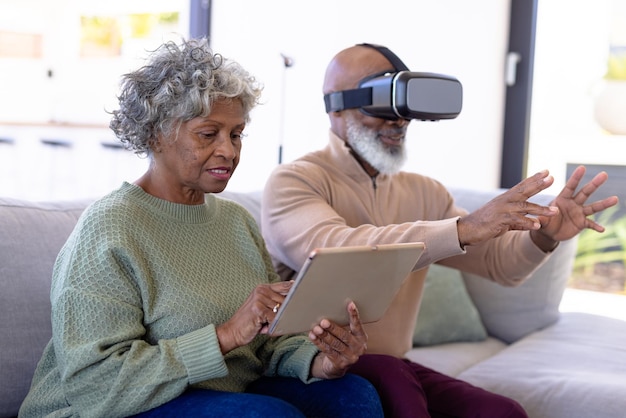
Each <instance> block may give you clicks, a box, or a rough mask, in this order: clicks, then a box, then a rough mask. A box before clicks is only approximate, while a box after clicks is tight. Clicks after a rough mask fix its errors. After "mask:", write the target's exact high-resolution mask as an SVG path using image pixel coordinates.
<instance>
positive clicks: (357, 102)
mask: <svg viewBox="0 0 626 418" xmlns="http://www.w3.org/2000/svg"><path fill="white" fill-rule="evenodd" d="M324 103H325V104H326V113H329V112H338V111H340V110H344V109H355V108H357V107H362V106H369V105H371V104H372V88H371V87H370V88H359V89H352V90H343V91H336V92H334V93H329V94H326V95H324Z"/></svg>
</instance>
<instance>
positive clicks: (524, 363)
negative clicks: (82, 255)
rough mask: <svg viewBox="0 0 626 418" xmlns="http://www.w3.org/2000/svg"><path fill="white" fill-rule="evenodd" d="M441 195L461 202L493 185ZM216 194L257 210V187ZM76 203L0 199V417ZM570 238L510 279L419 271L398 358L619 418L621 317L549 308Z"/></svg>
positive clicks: (18, 385) (531, 400)
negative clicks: (514, 282)
mask: <svg viewBox="0 0 626 418" xmlns="http://www.w3.org/2000/svg"><path fill="white" fill-rule="evenodd" d="M452 192H453V194H454V196H455V198H456V199H457V201H458V203H459V204H460V205H461V206H464V207H466V208H467V209H469V210H473V209H474V208H476V207H478V206H479V205H481V204H482V203H484V202H486V201H487V200H489V199H491V198H492V197H493V196H494V194H495V193H496V192H498V191H496V190H494V191H475V190H464V189H458V190H452ZM223 195H224V197H226V198H229V199H233V200H236V201H238V202H240V203H241V204H243V205H244V206H245V207H246V208H248V210H249V211H250V212H251V213H252V214H253V215H254V216H255V218H256V219H257V220H258V219H259V214H260V210H261V202H260V196H261V195H260V193H258V192H256V193H246V194H237V193H228V192H224V193H223ZM539 199H543V203H546V202H547V200H548V199H549V197H546V196H543V197H540V198H539ZM88 203H89V201H74V202H45V203H44V202H40V203H35V202H25V201H18V200H13V199H6V198H5V199H2V198H0V234H1V235H0V236H1V238H0V417H13V416H15V415H17V410H18V408H19V405H20V403H21V401H22V399H23V398H24V396H25V395H26V393H27V391H28V388H29V385H30V381H31V378H32V375H33V371H34V369H35V366H36V363H37V361H38V360H39V358H40V355H41V352H42V350H43V347H44V345H45V344H46V343H47V341H48V340H49V338H50V333H51V331H50V312H49V311H50V300H49V290H50V289H49V286H50V275H51V270H52V265H53V262H54V259H55V257H56V255H57V252H58V251H59V249H60V247H61V245H62V244H63V242H64V241H65V239H66V238H67V236H68V235H69V233H70V231H71V229H72V228H73V226H74V224H75V222H76V220H77V218H78V216H79V215H80V214H81V212H82V211H83V210H84V208H85V206H86V205H87V204H88ZM575 247H576V242H575V240H572V241H570V242H564V243H562V244H561V245H560V246H559V248H558V249H557V250H556V251H555V254H554V255H553V256H552V257H551V259H550V260H549V261H548V262H547V263H545V264H544V265H543V266H541V267H540V268H539V269H538V270H537V271H536V272H535V273H534V274H533V276H532V277H531V278H530V279H529V280H528V281H527V282H525V283H524V284H523V285H522V286H520V287H517V288H503V287H501V286H498V285H495V284H493V283H491V282H489V281H487V280H484V279H481V278H477V277H473V276H471V275H464V274H461V273H460V272H457V271H445V270H441V269H439V270H437V269H435V268H433V269H431V272H433V273H432V275H431V273H430V272H429V277H428V281H427V288H426V291H425V295H424V302H423V305H422V313H421V315H420V320H419V321H418V323H417V326H416V332H415V336H414V342H415V347H414V348H413V349H412V350H411V351H410V352H408V353H407V356H408V357H409V358H411V359H413V360H415V361H418V362H421V363H423V364H425V365H427V366H430V367H432V368H435V369H437V370H440V371H442V372H445V373H448V374H450V375H453V376H457V377H458V378H460V379H464V380H466V381H468V382H471V383H473V384H476V385H478V386H482V387H484V388H486V389H488V390H491V391H495V392H498V393H501V394H504V395H506V396H510V397H512V398H515V399H517V400H518V401H519V402H520V403H521V404H522V405H523V406H524V407H525V408H526V410H527V411H528V413H529V415H530V416H531V417H533V418H572V417H576V418H581V417H582V418H584V417H598V418H613V417H615V418H617V417H624V416H626V322H624V321H619V320H614V319H610V318H606V317H600V316H594V315H590V314H582V313H559V310H558V305H559V302H560V300H561V296H562V294H563V291H564V288H565V286H566V282H567V279H568V277H569V273H570V270H571V265H572V261H573V257H574V253H575ZM455 277H456V279H458V280H457V281H455ZM459 278H460V279H459ZM444 279H445V280H444ZM442 283H444V284H445V283H447V284H446V285H445V286H448V287H447V288H446V287H445V286H444V287H439V288H438V287H437V286H440V285H441V284H442ZM468 320H469V322H472V321H473V322H472V323H469V322H468Z"/></svg>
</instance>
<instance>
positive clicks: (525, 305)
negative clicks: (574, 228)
mask: <svg viewBox="0 0 626 418" xmlns="http://www.w3.org/2000/svg"><path fill="white" fill-rule="evenodd" d="M450 191H451V193H452V195H453V196H454V198H455V200H456V203H457V205H459V206H461V207H463V208H465V209H467V210H468V211H470V212H471V211H473V210H475V209H477V208H479V207H480V206H482V205H483V204H484V203H486V202H488V201H489V200H491V199H493V198H494V197H496V196H497V195H498V194H500V193H502V192H504V191H505V189H495V190H490V191H477V190H472V189H451V190H450ZM553 199H554V196H553V195H549V194H539V195H536V196H533V197H532V198H531V199H530V200H531V201H533V202H536V203H540V204H542V205H547V204H549V203H550V202H551V201H552V200H553ZM577 242H578V238H573V239H571V240H569V241H564V242H561V243H560V244H559V246H558V247H557V249H556V250H555V251H554V252H553V254H552V255H551V256H550V257H549V258H548V260H546V262H545V263H544V264H542V265H541V266H540V267H539V268H538V269H537V270H536V271H535V272H534V273H533V274H532V275H531V276H530V277H529V278H528V279H527V280H526V281H525V282H524V283H522V284H521V285H520V286H517V287H504V286H501V285H499V284H497V283H494V282H492V281H490V280H486V279H484V278H482V277H479V276H476V275H473V274H469V273H463V279H464V281H465V286H466V287H467V291H468V293H469V294H470V297H471V298H472V300H473V301H474V304H475V305H476V308H477V309H478V312H479V313H480V315H481V319H482V321H483V324H484V325H485V328H486V329H487V332H488V333H489V335H491V336H494V337H496V338H499V339H500V340H502V341H505V342H507V343H512V342H515V341H517V340H518V339H520V338H522V337H524V336H525V335H527V334H530V333H531V332H534V331H537V330H539V329H542V328H545V327H547V326H548V325H551V324H553V323H555V322H556V321H557V320H558V318H559V304H560V303H561V298H562V296H563V292H564V291H565V288H566V287H567V282H568V280H569V277H570V274H571V271H572V266H573V263H574V258H575V256H576V247H577Z"/></svg>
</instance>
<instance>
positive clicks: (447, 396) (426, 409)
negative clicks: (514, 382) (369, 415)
mask: <svg viewBox="0 0 626 418" xmlns="http://www.w3.org/2000/svg"><path fill="white" fill-rule="evenodd" d="M350 373H354V374H357V375H359V376H362V377H364V378H366V379H367V380H369V381H370V382H371V383H372V384H373V385H374V387H376V390H377V391H378V395H379V396H380V399H381V402H382V404H383V410H384V411H385V417H388V418H390V417H393V418H408V417H411V418H424V417H432V418H435V417H436V418H451V417H458V418H470V417H472V418H478V417H481V418H522V417H523V418H527V417H528V415H526V412H524V409H523V408H522V407H521V405H520V404H518V403H517V402H516V401H514V400H513V399H509V398H507V397H504V396H501V395H498V394H495V393H492V392H488V391H486V390H484V389H481V388H479V387H476V386H473V385H470V384H469V383H467V382H464V381H462V380H458V379H454V378H452V377H449V376H446V375H444V374H441V373H439V372H436V371H434V370H431V369H429V368H427V367H424V366H422V365H420V364H417V363H413V362H412V361H410V360H406V359H399V358H396V357H392V356H386V355H378V354H366V355H363V356H361V358H360V359H359V361H358V362H357V363H356V364H354V365H353V366H352V367H351V368H350Z"/></svg>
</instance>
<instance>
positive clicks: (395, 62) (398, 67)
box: [358, 43, 409, 72]
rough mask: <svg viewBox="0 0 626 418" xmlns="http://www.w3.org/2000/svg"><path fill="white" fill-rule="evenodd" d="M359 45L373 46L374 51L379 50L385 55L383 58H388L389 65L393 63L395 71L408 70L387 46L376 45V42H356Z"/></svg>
mask: <svg viewBox="0 0 626 418" xmlns="http://www.w3.org/2000/svg"><path fill="white" fill-rule="evenodd" d="M358 45H360V46H367V47H369V48H374V49H375V50H376V51H378V52H380V53H381V54H383V55H384V56H385V58H387V59H388V60H389V62H390V63H391V65H393V68H395V69H396V71H397V72H399V71H409V67H407V66H406V65H405V64H404V63H403V62H402V60H401V59H400V58H399V57H398V56H397V55H396V54H394V53H393V52H391V50H390V49H389V48H387V47H386V46H382V45H376V44H366V43H363V44H358Z"/></svg>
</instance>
